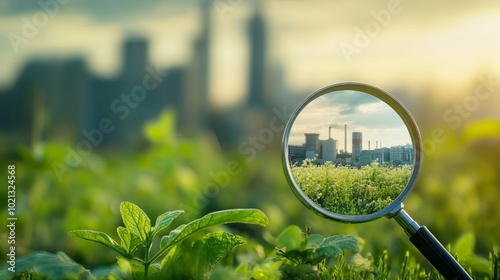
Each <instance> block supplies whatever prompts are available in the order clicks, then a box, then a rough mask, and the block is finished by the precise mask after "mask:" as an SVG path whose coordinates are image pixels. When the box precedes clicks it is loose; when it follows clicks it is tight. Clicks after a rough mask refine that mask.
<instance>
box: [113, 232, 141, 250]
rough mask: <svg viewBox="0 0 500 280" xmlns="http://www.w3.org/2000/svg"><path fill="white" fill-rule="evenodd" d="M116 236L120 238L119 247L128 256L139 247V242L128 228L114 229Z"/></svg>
mask: <svg viewBox="0 0 500 280" xmlns="http://www.w3.org/2000/svg"><path fill="white" fill-rule="evenodd" d="M116 231H117V232H118V236H120V240H121V247H122V248H123V249H124V250H125V252H127V254H128V255H130V254H132V253H134V252H135V250H137V248H138V247H139V245H141V240H140V239H139V237H138V236H136V235H135V234H132V233H131V232H130V230H129V229H128V228H125V227H118V228H117V229H116Z"/></svg>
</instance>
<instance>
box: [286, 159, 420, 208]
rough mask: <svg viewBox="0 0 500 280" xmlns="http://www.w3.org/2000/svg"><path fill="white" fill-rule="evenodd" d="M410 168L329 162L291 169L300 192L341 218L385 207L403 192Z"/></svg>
mask: <svg viewBox="0 0 500 280" xmlns="http://www.w3.org/2000/svg"><path fill="white" fill-rule="evenodd" d="M411 172H412V170H411V166H408V165H405V166H399V167H393V166H388V165H379V164H378V163H376V162H375V163H372V164H371V165H367V166H364V167H362V168H360V169H357V168H353V167H348V166H338V167H335V166H334V165H332V164H330V163H326V164H325V165H320V166H316V165H314V164H310V163H307V162H306V163H305V164H303V165H302V166H294V167H292V174H293V177H294V178H295V181H296V182H297V184H298V185H299V186H300V188H301V189H302V191H303V192H304V193H305V194H306V195H307V196H308V197H309V198H311V199H312V200H313V201H314V202H315V203H316V204H318V205H319V206H321V207H322V208H324V209H326V210H328V211H330V212H334V213H337V214H343V215H366V214H370V213H374V212H377V211H380V210H382V209H384V208H385V207H387V206H388V205H389V204H390V203H391V202H392V201H394V199H396V197H397V196H398V195H399V194H400V193H401V192H402V190H403V189H404V187H405V186H406V184H407V183H408V181H409V179H410V176H411Z"/></svg>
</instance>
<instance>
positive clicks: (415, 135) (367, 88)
mask: <svg viewBox="0 0 500 280" xmlns="http://www.w3.org/2000/svg"><path fill="white" fill-rule="evenodd" d="M343 90H352V91H358V92H361V93H366V94H369V95H372V96H374V97H376V98H378V99H380V100H382V101H384V102H385V103H386V104H387V105H389V106H390V107H391V108H392V109H393V110H394V111H395V112H396V113H397V114H398V115H399V117H400V118H401V119H402V120H403V122H404V124H405V125H406V127H407V129H408V132H409V133H410V137H411V141H412V144H413V150H414V155H415V156H414V159H413V171H412V174H411V177H410V180H409V181H408V184H406V186H405V188H404V189H403V191H402V192H401V194H399V196H398V197H397V198H396V199H395V200H394V201H393V202H392V203H391V204H389V205H388V206H387V207H385V208H384V209H382V210H380V211H377V212H374V213H370V214H367V215H343V214H338V213H333V212H330V211H327V210H326V209H324V208H322V207H320V206H319V205H317V204H316V203H315V202H314V201H312V200H311V199H310V198H309V197H308V196H307V195H305V194H304V192H303V191H302V190H301V189H300V187H299V186H298V184H297V183H296V182H295V179H294V178H293V176H292V172H291V166H290V161H289V160H288V139H289V136H290V132H291V128H292V126H293V124H294V122H295V120H296V119H297V116H298V115H299V114H300V112H302V110H303V109H304V108H305V107H306V106H307V105H308V104H309V103H311V102H312V101H313V100H315V99H316V98H317V97H319V96H322V95H324V94H327V93H332V92H336V91H343ZM282 147H283V150H282V158H283V169H284V171H285V174H286V178H287V180H288V182H289V185H290V188H291V189H292V191H293V192H294V194H295V196H296V197H297V198H298V199H299V200H300V201H301V202H302V204H304V205H305V206H306V207H307V208H309V209H310V210H312V211H313V212H315V213H316V214H318V215H320V216H323V217H325V218H327V219H331V220H335V221H339V222H346V223H362V222H367V221H371V220H375V219H378V218H380V217H383V216H391V215H394V214H396V213H397V212H399V210H401V209H402V208H403V204H402V202H403V200H404V199H405V198H406V196H408V194H409V193H410V191H411V190H412V188H413V186H414V184H415V181H416V180H417V176H418V173H419V171H420V164H421V161H422V139H421V137H420V132H419V130H418V127H417V125H416V122H415V120H414V119H413V117H412V116H411V114H410V113H409V111H408V110H407V109H406V107H405V106H403V104H401V103H400V102H399V101H398V100H397V99H396V98H394V97H393V96H392V95H390V94H389V93H387V92H385V91H383V90H382V89H379V88H377V87H374V86H371V85H368V84H364V83H359V82H345V83H337V84H332V85H329V86H326V87H323V88H321V89H319V90H317V91H315V92H313V93H312V94H311V95H309V96H308V97H307V98H306V99H304V101H302V103H301V104H300V105H299V106H298V107H297V109H295V111H294V112H293V114H292V115H291V117H290V119H289V120H288V123H287V125H286V127H285V131H284V133H283V140H282Z"/></svg>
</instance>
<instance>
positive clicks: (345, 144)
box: [344, 124, 347, 154]
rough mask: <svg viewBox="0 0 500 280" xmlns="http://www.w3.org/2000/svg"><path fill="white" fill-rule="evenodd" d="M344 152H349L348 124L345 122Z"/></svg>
mask: <svg viewBox="0 0 500 280" xmlns="http://www.w3.org/2000/svg"><path fill="white" fill-rule="evenodd" d="M344 153H346V154H347V124H344Z"/></svg>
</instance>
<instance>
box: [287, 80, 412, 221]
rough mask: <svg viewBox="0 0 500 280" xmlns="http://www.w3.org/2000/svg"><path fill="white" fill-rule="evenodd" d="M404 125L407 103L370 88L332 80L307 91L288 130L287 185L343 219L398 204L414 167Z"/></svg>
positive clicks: (374, 213)
mask: <svg viewBox="0 0 500 280" xmlns="http://www.w3.org/2000/svg"><path fill="white" fill-rule="evenodd" d="M409 123H410V124H414V123H413V120H412V119H411V117H410V116H409V114H408V113H407V111H406V109H404V108H403V107H402V105H401V104H399V103H398V102H397V101H395V99H393V98H392V97H391V96H389V95H388V94H387V93H385V92H382V91H380V90H378V89H376V88H373V87H369V86H365V85H352V84H351V85H341V86H332V87H327V88H325V89H322V90H320V91H318V92H316V93H314V94H312V95H311V96H310V97H309V98H307V99H306V100H305V101H304V102H303V103H302V104H301V105H300V106H299V108H298V109H297V110H296V111H295V113H294V114H293V116H292V118H291V120H290V121H289V123H288V126H287V130H286V131H285V135H286V137H285V138H284V143H285V145H286V148H285V151H284V153H285V154H286V158H285V161H286V164H285V166H286V169H287V173H288V176H289V181H290V182H291V185H292V189H294V192H295V194H296V195H297V196H298V197H299V199H301V201H302V202H303V203H304V204H305V205H306V206H308V207H309V208H312V210H314V211H315V212H319V214H321V215H323V216H328V217H329V218H332V219H335V220H340V221H345V222H361V221H367V220H371V219H376V218H379V217H381V216H383V215H386V214H387V213H388V211H389V210H390V209H389V208H391V207H394V208H397V207H399V208H400V207H401V202H402V200H403V199H404V197H405V196H406V194H407V193H408V191H409V189H410V188H411V186H412V184H409V183H410V181H411V180H412V175H413V173H414V172H415V171H416V168H415V165H416V160H415V155H416V152H417V151H416V149H415V147H414V143H415V142H417V141H416V140H415V139H414V137H413V136H412V131H411V129H412V128H411V127H408V124H409ZM415 129H416V126H415ZM414 135H417V133H414ZM390 206H391V207H390ZM386 209H387V210H386Z"/></svg>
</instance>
